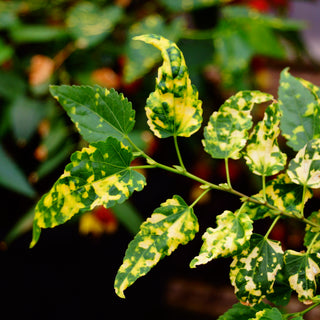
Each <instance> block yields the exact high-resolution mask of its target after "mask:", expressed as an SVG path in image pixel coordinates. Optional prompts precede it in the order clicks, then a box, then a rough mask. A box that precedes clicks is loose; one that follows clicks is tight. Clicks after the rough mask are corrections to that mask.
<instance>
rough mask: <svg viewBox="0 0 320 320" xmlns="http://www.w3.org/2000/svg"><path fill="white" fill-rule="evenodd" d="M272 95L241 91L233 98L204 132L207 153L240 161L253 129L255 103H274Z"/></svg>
mask: <svg viewBox="0 0 320 320" xmlns="http://www.w3.org/2000/svg"><path fill="white" fill-rule="evenodd" d="M272 98H273V97H272V96H271V95H270V94H267V93H262V92H259V91H240V92H238V93H237V94H236V95H234V96H232V97H230V98H229V99H228V100H227V101H226V102H225V103H224V104H223V105H222V106H221V107H220V109H219V111H216V112H214V113H213V114H212V115H211V117H210V120H209V123H208V125H207V126H206V127H205V129H204V140H202V143H203V145H204V148H205V150H206V151H207V152H208V153H209V154H210V155H211V156H212V157H213V158H218V159H225V158H232V159H238V158H240V151H241V150H242V148H243V147H244V146H245V144H246V142H247V139H248V130H249V129H250V128H251V127H252V120H251V119H252V117H251V114H250V112H251V110H252V108H253V106H254V104H255V103H262V102H265V101H269V100H272Z"/></svg>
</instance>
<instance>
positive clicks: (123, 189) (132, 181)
mask: <svg viewBox="0 0 320 320" xmlns="http://www.w3.org/2000/svg"><path fill="white" fill-rule="evenodd" d="M132 160H133V156H132V153H131V151H130V150H129V148H128V147H125V146H124V145H123V144H122V143H121V142H119V141H117V140H116V139H114V138H111V137H110V138H108V139H107V140H106V142H102V141H99V142H96V143H93V144H92V145H90V146H89V147H88V148H83V149H82V151H77V152H75V153H73V154H72V156H71V163H69V164H68V165H67V166H66V168H65V170H64V173H63V174H62V175H61V177H60V178H59V179H58V180H57V182H56V183H55V184H54V186H53V187H52V189H51V190H50V191H49V192H48V193H47V194H45V195H44V196H43V197H42V198H41V200H40V201H39V202H38V204H37V206H36V208H35V217H34V231H33V240H32V243H31V246H34V245H35V244H36V242H37V241H38V239H39V236H40V229H41V228H52V227H55V226H57V225H60V224H63V223H65V222H66V221H67V220H69V219H71V218H72V217H73V216H74V215H76V214H79V213H83V212H86V211H89V210H91V209H93V208H94V207H96V206H98V205H104V206H105V207H106V208H109V207H112V206H114V205H116V204H118V203H122V202H123V201H125V200H126V199H127V198H129V197H130V195H131V194H132V193H133V191H135V190H136V191H140V190H142V189H143V187H144V186H145V184H146V182H145V178H144V176H143V175H141V174H140V173H138V172H136V171H135V170H132V169H130V167H129V166H130V163H131V161H132Z"/></svg>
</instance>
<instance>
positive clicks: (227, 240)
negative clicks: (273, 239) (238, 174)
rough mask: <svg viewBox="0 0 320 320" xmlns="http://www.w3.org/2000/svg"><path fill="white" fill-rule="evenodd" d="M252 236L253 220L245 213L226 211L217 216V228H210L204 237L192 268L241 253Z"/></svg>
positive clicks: (192, 262) (191, 264)
mask: <svg viewBox="0 0 320 320" xmlns="http://www.w3.org/2000/svg"><path fill="white" fill-rule="evenodd" d="M251 234H252V220H251V219H250V218H249V216H248V215H247V214H246V213H245V212H242V211H241V212H240V211H237V212H236V213H233V212H231V211H228V210H226V211H224V212H223V213H222V214H220V215H218V216H217V228H215V229H214V228H208V229H207V231H206V232H205V233H204V235H203V236H202V239H203V245H202V247H201V249H200V254H199V255H198V256H197V257H195V258H194V259H193V260H192V261H191V263H190V267H191V268H194V267H196V266H197V265H200V264H206V263H208V262H209V261H211V260H212V259H216V258H220V257H228V256H230V255H235V254H237V253H239V252H241V251H242V250H243V249H244V248H245V246H246V245H247V244H249V242H248V241H249V239H250V237H251Z"/></svg>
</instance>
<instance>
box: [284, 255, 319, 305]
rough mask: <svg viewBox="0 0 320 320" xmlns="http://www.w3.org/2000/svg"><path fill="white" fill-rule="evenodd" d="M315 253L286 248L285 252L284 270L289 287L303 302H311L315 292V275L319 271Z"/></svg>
mask: <svg viewBox="0 0 320 320" xmlns="http://www.w3.org/2000/svg"><path fill="white" fill-rule="evenodd" d="M316 260H318V259H317V258H316V257H315V255H313V254H309V253H306V252H304V253H303V252H297V251H294V250H288V251H286V252H285V255H284V261H285V271H286V273H287V276H288V280H289V284H290V287H291V288H292V289H293V290H294V291H296V292H297V294H298V299H299V300H300V301H302V302H304V303H305V304H308V303H311V299H312V298H313V297H314V295H315V294H316V290H317V282H316V276H317V275H318V274H319V273H320V268H319V265H318V263H317V262H316Z"/></svg>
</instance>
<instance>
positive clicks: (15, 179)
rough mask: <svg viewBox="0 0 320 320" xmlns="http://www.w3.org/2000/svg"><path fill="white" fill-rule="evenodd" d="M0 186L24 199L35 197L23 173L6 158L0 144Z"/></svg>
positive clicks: (6, 155)
mask: <svg viewBox="0 0 320 320" xmlns="http://www.w3.org/2000/svg"><path fill="white" fill-rule="evenodd" d="M0 163H1V165H0V185H1V186H3V187H5V188H7V189H10V190H12V191H15V192H17V193H20V194H22V195H24V196H26V197H29V198H33V197H34V196H35V195H36V192H35V190H34V189H33V188H32V186H31V185H30V184H29V182H28V180H27V178H26V177H25V175H24V173H23V171H22V170H21V169H20V168H19V166H18V165H17V164H16V163H15V162H14V161H13V160H12V159H11V158H10V157H9V156H8V154H7V153H6V151H5V150H4V149H3V147H2V145H1V144H0Z"/></svg>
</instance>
